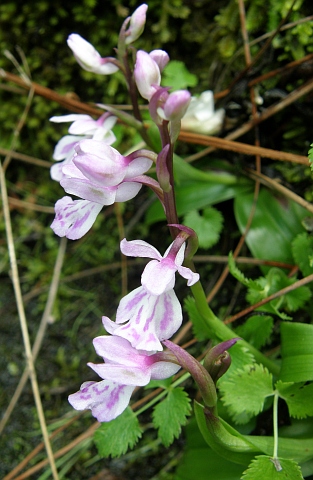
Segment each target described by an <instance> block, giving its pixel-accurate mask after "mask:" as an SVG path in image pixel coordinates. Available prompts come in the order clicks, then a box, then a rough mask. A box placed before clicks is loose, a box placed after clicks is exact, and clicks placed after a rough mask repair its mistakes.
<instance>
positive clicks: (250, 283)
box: [228, 252, 263, 291]
mask: <svg viewBox="0 0 313 480" xmlns="http://www.w3.org/2000/svg"><path fill="white" fill-rule="evenodd" d="M228 268H229V271H230V273H231V274H232V276H233V277H235V278H236V280H238V282H240V283H242V284H243V285H244V286H245V287H247V288H249V287H251V288H253V289H254V290H256V291H262V289H263V287H262V285H260V283H259V282H258V281H255V280H252V279H251V278H247V277H245V275H244V274H243V273H242V271H241V270H239V268H238V267H237V265H236V262H235V259H234V257H233V254H232V252H229V255H228Z"/></svg>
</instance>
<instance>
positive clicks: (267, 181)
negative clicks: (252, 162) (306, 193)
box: [246, 168, 313, 213]
mask: <svg viewBox="0 0 313 480" xmlns="http://www.w3.org/2000/svg"><path fill="white" fill-rule="evenodd" d="M246 171H247V172H248V174H249V176H250V177H251V178H253V179H254V180H258V181H259V182H260V183H262V184H263V185H265V186H267V187H269V188H272V189H275V190H277V191H278V192H280V193H281V194H282V195H284V196H285V197H288V198H290V199H291V200H293V201H294V202H296V203H298V204H299V205H301V207H303V208H305V209H306V210H308V212H310V213H313V204H312V203H310V202H308V201H307V200H304V198H302V197H300V196H299V195H297V194H296V193H294V192H292V191H291V190H289V188H287V187H284V186H283V185H281V184H280V183H279V182H277V181H276V180H273V179H272V178H269V177H267V176H266V175H263V174H262V173H260V172H256V171H254V170H251V169H250V168H249V169H246Z"/></svg>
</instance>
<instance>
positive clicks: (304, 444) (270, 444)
mask: <svg viewBox="0 0 313 480" xmlns="http://www.w3.org/2000/svg"><path fill="white" fill-rule="evenodd" d="M244 437H245V438H246V439H247V440H248V441H249V442H250V443H252V444H253V445H255V447H257V448H259V451H260V452H263V453H265V454H266V455H272V454H273V448H274V437H265V436H263V437H259V436H257V435H244ZM278 456H279V457H282V458H292V459H293V460H295V461H296V462H298V463H301V464H302V463H305V462H308V461H310V460H311V459H312V458H313V439H312V438H284V437H279V441H278Z"/></svg>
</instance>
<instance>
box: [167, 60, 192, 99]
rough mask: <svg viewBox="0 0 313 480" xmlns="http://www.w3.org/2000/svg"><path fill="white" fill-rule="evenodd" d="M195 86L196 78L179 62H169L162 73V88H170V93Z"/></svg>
mask: <svg viewBox="0 0 313 480" xmlns="http://www.w3.org/2000/svg"><path fill="white" fill-rule="evenodd" d="M197 84H198V78H197V76H196V75H194V74H193V73H190V72H189V71H188V70H187V67H186V65H185V64H184V62H181V61H180V60H171V61H170V62H169V63H168V64H167V65H166V67H165V68H164V70H163V72H162V86H164V87H171V90H172V91H173V90H180V89H183V88H187V87H195V86H196V85H197Z"/></svg>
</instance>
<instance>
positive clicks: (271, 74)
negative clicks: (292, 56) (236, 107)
mask: <svg viewBox="0 0 313 480" xmlns="http://www.w3.org/2000/svg"><path fill="white" fill-rule="evenodd" d="M311 59H313V53H309V54H308V55H306V56H305V57H303V58H300V60H294V61H293V62H290V63H287V65H285V66H284V67H280V68H276V70H271V71H270V72H267V73H264V74H263V75H260V76H259V77H256V78H254V79H253V80H251V81H250V82H249V83H248V87H253V86H254V85H257V84H258V83H261V82H263V81H264V80H268V79H269V78H272V77H275V76H276V75H279V74H281V73H284V72H286V70H289V69H291V68H296V67H299V66H300V65H301V64H302V63H305V62H308V61H309V60H311Z"/></svg>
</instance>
